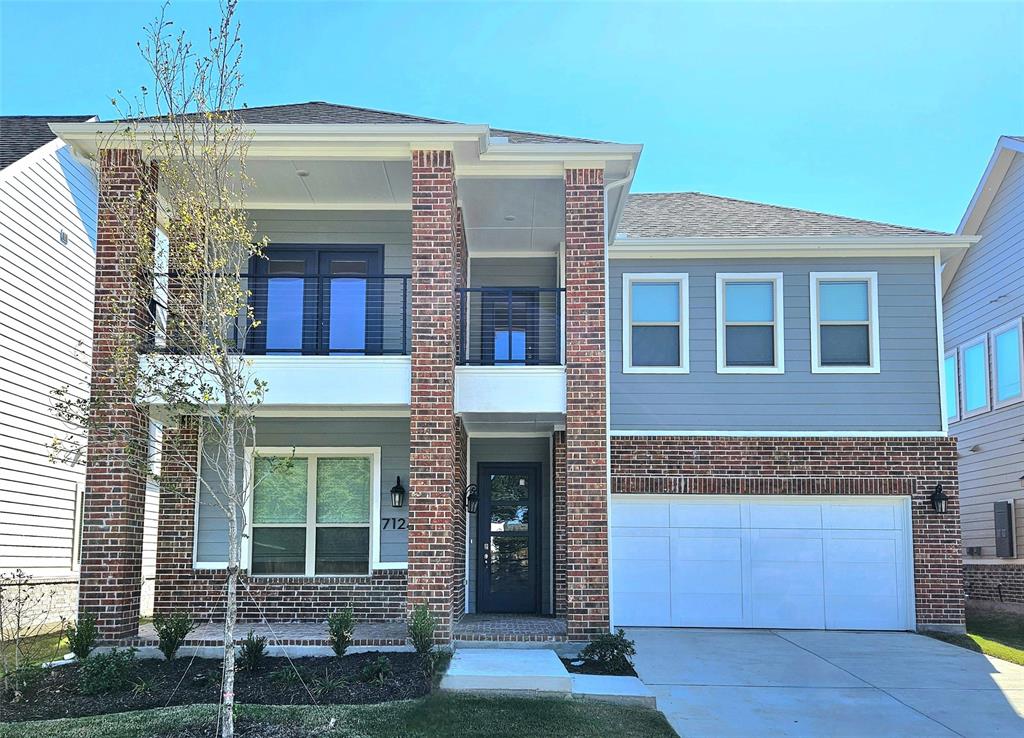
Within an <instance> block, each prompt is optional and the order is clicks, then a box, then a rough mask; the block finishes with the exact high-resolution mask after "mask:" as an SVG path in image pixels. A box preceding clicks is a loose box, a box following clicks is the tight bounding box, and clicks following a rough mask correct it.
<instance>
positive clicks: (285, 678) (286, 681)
mask: <svg viewBox="0 0 1024 738" xmlns="http://www.w3.org/2000/svg"><path fill="white" fill-rule="evenodd" d="M270 680H271V681H272V682H274V683H275V684H280V685H281V686H291V685H294V684H302V682H303V679H302V675H301V674H300V673H299V672H298V671H297V670H296V669H295V667H294V666H293V665H291V664H289V665H288V666H282V667H281V668H280V669H278V670H277V671H275V672H274V673H273V674H271V675H270Z"/></svg>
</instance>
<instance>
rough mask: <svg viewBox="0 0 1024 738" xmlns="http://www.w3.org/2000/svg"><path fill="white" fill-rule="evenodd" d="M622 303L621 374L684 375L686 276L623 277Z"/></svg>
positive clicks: (686, 359)
mask: <svg viewBox="0 0 1024 738" xmlns="http://www.w3.org/2000/svg"><path fill="white" fill-rule="evenodd" d="M622 302H623V312H622V317H623V321H622V323H623V324H622V344H623V353H622V371H623V372H625V373H627V374H629V373H634V374H635V373H650V374H658V373H661V374H667V373H679V374H684V373H686V372H688V371H689V370H690V351H689V345H688V344H689V278H688V275H686V274H624V275H623V278H622Z"/></svg>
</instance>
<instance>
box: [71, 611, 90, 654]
mask: <svg viewBox="0 0 1024 738" xmlns="http://www.w3.org/2000/svg"><path fill="white" fill-rule="evenodd" d="M67 639H68V648H69V649H70V650H71V653H73V654H75V656H77V657H78V660H79V661H85V659H87V658H88V657H89V654H90V653H92V649H93V646H95V645H96V616H95V615H93V614H92V613H91V612H80V613H79V614H78V622H77V623H73V624H71V625H69V626H68V629H67Z"/></svg>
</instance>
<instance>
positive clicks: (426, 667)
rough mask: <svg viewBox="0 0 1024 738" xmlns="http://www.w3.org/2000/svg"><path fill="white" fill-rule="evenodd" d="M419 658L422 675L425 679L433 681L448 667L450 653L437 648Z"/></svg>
mask: <svg viewBox="0 0 1024 738" xmlns="http://www.w3.org/2000/svg"><path fill="white" fill-rule="evenodd" d="M420 658H421V660H422V664H423V674H424V675H425V676H426V677H427V679H433V678H434V677H435V676H437V675H438V674H439V673H441V672H442V671H444V669H445V668H446V667H447V666H448V662H449V661H451V659H452V652H451V650H450V649H447V648H439V649H434V650H433V651H428V652H427V653H426V654H424V655H423V656H421V657H420Z"/></svg>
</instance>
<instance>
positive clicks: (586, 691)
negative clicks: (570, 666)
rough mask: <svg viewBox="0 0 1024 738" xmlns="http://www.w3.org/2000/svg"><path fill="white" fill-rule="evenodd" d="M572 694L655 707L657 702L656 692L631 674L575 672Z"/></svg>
mask: <svg viewBox="0 0 1024 738" xmlns="http://www.w3.org/2000/svg"><path fill="white" fill-rule="evenodd" d="M572 694H573V696H574V697H586V698H588V699H599V700H608V701H612V702H630V703H640V704H644V705H647V706H648V707H654V706H655V703H656V702H657V700H656V698H655V696H654V693H653V692H652V691H651V690H650V689H648V688H647V685H646V684H644V683H643V682H641V681H640V680H639V679H637V678H636V677H630V676H601V675H597V674H573V675H572Z"/></svg>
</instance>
